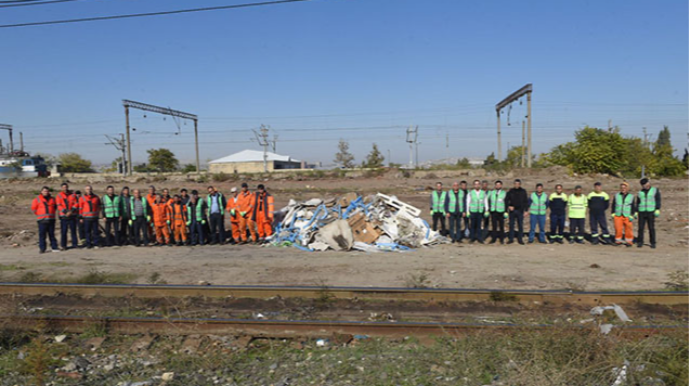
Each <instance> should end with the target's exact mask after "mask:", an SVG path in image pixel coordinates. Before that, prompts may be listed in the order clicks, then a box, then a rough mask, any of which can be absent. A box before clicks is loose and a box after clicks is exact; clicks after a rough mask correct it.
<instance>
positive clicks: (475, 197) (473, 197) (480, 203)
mask: <svg viewBox="0 0 690 386" xmlns="http://www.w3.org/2000/svg"><path fill="white" fill-rule="evenodd" d="M485 198H486V194H485V193H484V191H483V190H480V191H476V190H471V191H470V212H471V213H482V212H484V199H485Z"/></svg>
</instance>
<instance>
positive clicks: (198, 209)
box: [187, 199, 204, 221]
mask: <svg viewBox="0 0 690 386" xmlns="http://www.w3.org/2000/svg"><path fill="white" fill-rule="evenodd" d="M193 206H194V204H192V202H191V201H189V202H188V203H187V219H188V220H189V221H192V207H193ZM203 208H204V201H203V200H199V199H197V200H196V207H195V209H196V216H195V217H194V218H195V219H196V221H201V220H203V219H204V212H202V209H203Z"/></svg>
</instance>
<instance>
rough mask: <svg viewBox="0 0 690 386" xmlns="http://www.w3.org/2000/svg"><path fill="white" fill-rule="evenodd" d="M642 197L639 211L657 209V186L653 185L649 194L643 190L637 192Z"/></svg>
mask: <svg viewBox="0 0 690 386" xmlns="http://www.w3.org/2000/svg"><path fill="white" fill-rule="evenodd" d="M637 196H638V197H639V198H640V205H639V206H638V207H637V211H638V212H654V211H655V210H656V197H655V196H656V188H655V187H653V186H652V187H651V188H649V191H648V192H647V194H645V193H644V192H643V191H640V192H639V193H637Z"/></svg>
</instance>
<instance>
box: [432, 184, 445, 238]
mask: <svg viewBox="0 0 690 386" xmlns="http://www.w3.org/2000/svg"><path fill="white" fill-rule="evenodd" d="M430 205H431V220H432V226H431V229H433V230H434V231H437V230H439V229H438V226H437V225H438V224H439V223H440V225H441V230H440V231H441V234H442V235H445V234H446V220H445V216H446V211H445V205H446V192H444V191H443V183H441V182H437V183H436V190H434V191H433V192H431V200H430Z"/></svg>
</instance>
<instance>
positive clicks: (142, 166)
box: [132, 164, 155, 173]
mask: <svg viewBox="0 0 690 386" xmlns="http://www.w3.org/2000/svg"><path fill="white" fill-rule="evenodd" d="M132 169H133V170H134V171H135V172H137V173H148V172H155V170H152V169H151V168H149V165H147V164H139V165H134V167H133V168H132Z"/></svg>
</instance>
